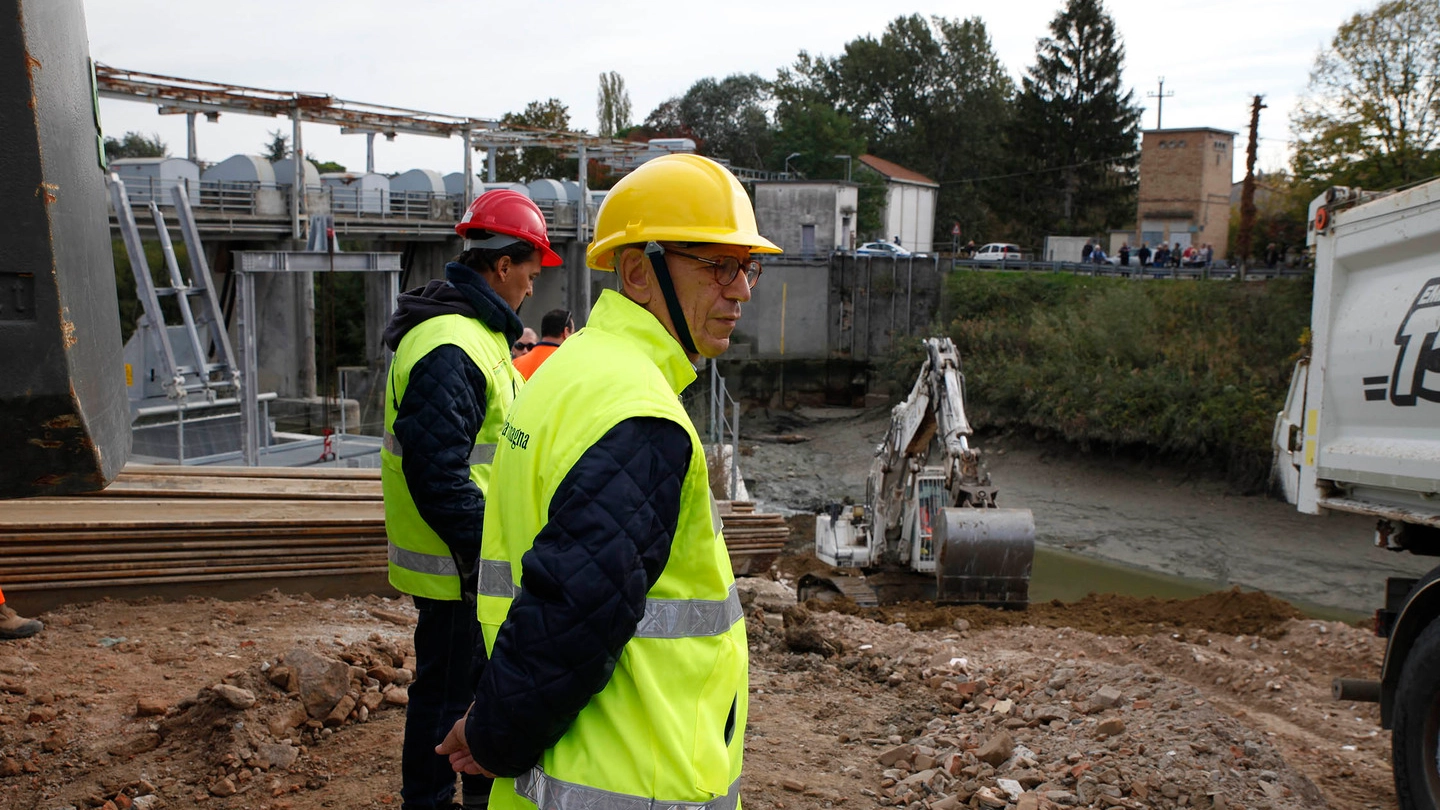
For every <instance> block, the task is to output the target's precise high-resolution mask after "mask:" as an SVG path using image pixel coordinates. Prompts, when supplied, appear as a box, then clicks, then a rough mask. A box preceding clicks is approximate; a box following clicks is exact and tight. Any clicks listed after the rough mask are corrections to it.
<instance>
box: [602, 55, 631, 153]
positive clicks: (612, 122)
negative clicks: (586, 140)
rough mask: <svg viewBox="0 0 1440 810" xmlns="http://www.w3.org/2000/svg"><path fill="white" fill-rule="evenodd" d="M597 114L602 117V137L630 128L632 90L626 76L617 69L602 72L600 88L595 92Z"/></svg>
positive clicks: (609, 136)
mask: <svg viewBox="0 0 1440 810" xmlns="http://www.w3.org/2000/svg"><path fill="white" fill-rule="evenodd" d="M595 96H596V97H595V116H596V117H597V118H598V119H600V137H602V138H613V137H615V136H616V134H617V133H619V132H622V131H624V130H626V129H629V128H630V115H631V112H630V91H628V90H626V89H625V77H623V76H621V75H620V74H619V73H616V72H615V71H613V70H612V71H610V72H608V73H601V74H600V89H599V91H597V92H596V94H595Z"/></svg>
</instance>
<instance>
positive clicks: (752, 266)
mask: <svg viewBox="0 0 1440 810" xmlns="http://www.w3.org/2000/svg"><path fill="white" fill-rule="evenodd" d="M661 247H664V245H661ZM665 252H666V253H674V254H675V255H676V256H684V257H685V258H687V259H693V260H695V261H697V262H700V263H701V264H703V265H706V266H708V267H709V268H710V269H711V271H713V272H714V273H715V283H716V284H719V285H720V286H721V287H728V286H730V284H731V283H732V282H734V281H735V278H736V277H737V276H739V275H740V269H741V268H742V267H743V268H744V269H745V283H746V284H747V285H749V287H750V289H752V290H753V289H755V285H756V284H758V283H760V273H761V272H762V270H763V268H761V267H760V262H758V261H756V260H755V259H750V260H749V261H746V262H741V261H740V260H739V259H737V258H735V257H734V256H721V257H720V258H718V259H707V258H705V257H704V256H696V255H695V254H693V253H686V252H685V251H683V250H676V249H675V248H672V247H666V248H665Z"/></svg>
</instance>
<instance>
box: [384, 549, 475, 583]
mask: <svg viewBox="0 0 1440 810" xmlns="http://www.w3.org/2000/svg"><path fill="white" fill-rule="evenodd" d="M390 562H392V563H394V564H395V565H398V566H400V567H401V568H404V569H405V570H406V571H414V572H416V573H417V574H430V575H432V576H437V577H458V576H460V571H459V570H458V569H456V568H455V559H454V558H453V557H449V556H445V557H442V556H440V555H438V554H426V553H424V552H420V551H411V550H410V549H408V548H401V547H399V546H397V545H395V544H394V543H391V544H390Z"/></svg>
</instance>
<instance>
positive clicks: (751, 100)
mask: <svg viewBox="0 0 1440 810" xmlns="http://www.w3.org/2000/svg"><path fill="white" fill-rule="evenodd" d="M769 102H770V83H769V82H767V81H765V80H764V79H762V78H760V77H759V76H757V75H755V74H753V73H748V74H747V73H736V74H735V75H733V76H727V77H725V78H724V79H720V80H719V81H716V80H715V79H713V78H705V79H701V80H700V81H698V82H695V83H694V84H692V85H690V89H689V90H686V91H685V95H683V96H679V97H678V98H672V99H668V100H666V101H664V102H661V104H660V106H658V107H656V108H655V109H654V110H652V111H651V113H650V115H649V116H647V117H646V118H645V129H646V130H647V131H649V132H650V133H652V137H657V138H662V137H663V138H693V139H694V140H695V142H696V146H697V149H698V151H699V152H700V154H702V155H706V156H708V157H712V158H716V159H719V160H728V161H730V163H732V164H734V165H736V166H743V167H746V168H752V169H761V168H765V166H766V165H767V163H766V158H767V157H769V156H770V155H771V153H772V151H773V149H772V142H773V138H774V130H773V129H772V127H771V122H770V115H769V113H768V112H767V110H766V105H768V104H769ZM776 168H778V167H776Z"/></svg>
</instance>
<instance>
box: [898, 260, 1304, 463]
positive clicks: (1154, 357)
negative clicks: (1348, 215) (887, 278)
mask: <svg viewBox="0 0 1440 810" xmlns="http://www.w3.org/2000/svg"><path fill="white" fill-rule="evenodd" d="M1310 293H1311V284H1310V282H1309V281H1308V280H1304V281H1301V280H1280V281H1268V282H1250V283H1246V284H1225V283H1201V282H1195V283H1191V282H1143V283H1137V282H1133V281H1127V280H1120V279H1094V278H1088V277H1080V276H1066V275H1041V274H1015V273H956V274H954V275H952V276H950V277H949V278H948V279H947V286H946V290H945V297H944V301H943V302H942V306H941V315H940V318H941V322H942V323H943V324H944V329H945V331H946V332H948V334H949V335H950V337H951V338H952V339H953V340H954V341H955V345H956V347H957V348H958V349H959V350H960V356H961V358H962V359H963V361H964V369H965V380H966V384H965V393H966V396H967V398H968V402H967V406H968V408H969V413H970V416H971V418H972V420H974V421H975V422H976V423H977V424H979V425H989V426H997V427H1024V428H1028V429H1032V430H1039V431H1043V432H1046V433H1050V434H1053V435H1057V436H1059V437H1061V438H1063V439H1065V440H1066V441H1069V442H1074V443H1076V444H1079V445H1080V446H1082V447H1092V446H1096V447H1104V448H1110V449H1119V448H1130V449H1143V450H1145V451H1148V452H1153V453H1159V454H1163V455H1165V456H1168V457H1171V458H1173V459H1174V460H1176V461H1178V462H1185V463H1194V464H1202V465H1206V466H1213V467H1215V468H1218V469H1221V470H1224V471H1225V473H1226V474H1227V476H1228V477H1229V479H1230V480H1231V481H1232V483H1234V484H1235V485H1236V486H1238V487H1240V488H1242V489H1245V490H1256V489H1259V488H1261V487H1263V485H1264V484H1265V481H1266V478H1267V476H1268V473H1269V469H1270V454H1271V451H1270V432H1271V428H1272V427H1273V425H1274V421H1275V414H1276V412H1277V411H1278V410H1279V409H1280V407H1281V406H1282V405H1283V403H1284V398H1285V393H1286V386H1287V384H1288V381H1289V376H1290V372H1291V368H1292V366H1293V364H1294V361H1295V358H1296V352H1297V348H1298V346H1299V343H1298V341H1299V340H1300V338H1301V335H1302V334H1303V333H1304V332H1305V330H1306V328H1307V326H1308V324H1309V320H1310ZM916 367H918V362H917V363H916V366H912V367H911V368H910V370H909V373H910V374H912V375H913V373H914V370H915V368H916Z"/></svg>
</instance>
